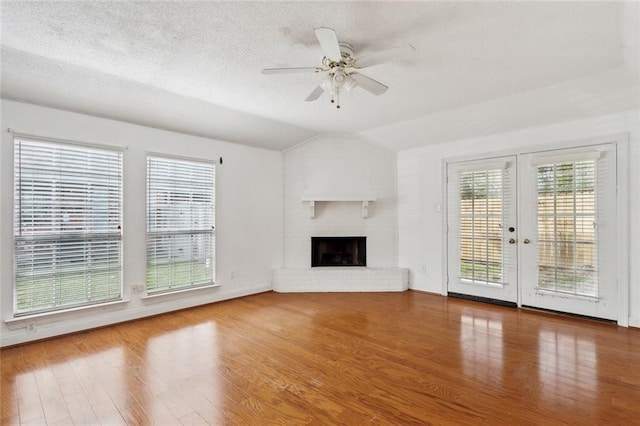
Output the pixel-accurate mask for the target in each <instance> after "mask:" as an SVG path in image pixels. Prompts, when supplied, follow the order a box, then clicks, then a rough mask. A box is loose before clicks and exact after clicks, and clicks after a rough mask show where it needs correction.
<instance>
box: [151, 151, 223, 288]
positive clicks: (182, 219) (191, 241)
mask: <svg viewBox="0 0 640 426" xmlns="http://www.w3.org/2000/svg"><path fill="white" fill-rule="evenodd" d="M214 223H215V166H214V165H213V164H212V163H203V162H197V161H185V160H178V159H173V158H167V157H157V156H149V157H148V158H147V292H148V293H149V294H154V293H162V292H169V291H175V290H181V289H185V288H190V287H197V286H203V285H210V284H212V283H213V282H214V280H215V276H214V275H215V244H214Z"/></svg>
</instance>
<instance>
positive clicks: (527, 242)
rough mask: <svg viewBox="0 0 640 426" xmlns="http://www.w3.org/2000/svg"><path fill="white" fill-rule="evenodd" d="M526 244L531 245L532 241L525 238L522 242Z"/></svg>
mask: <svg viewBox="0 0 640 426" xmlns="http://www.w3.org/2000/svg"><path fill="white" fill-rule="evenodd" d="M522 242H523V243H525V244H529V243H530V242H531V241H530V240H529V239H528V238H525V239H524V241H522Z"/></svg>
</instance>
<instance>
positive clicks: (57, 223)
mask: <svg viewBox="0 0 640 426" xmlns="http://www.w3.org/2000/svg"><path fill="white" fill-rule="evenodd" d="M14 160H15V163H14V173H15V174H14V313H15V315H16V316H20V315H27V314H34V313H39V312H47V311H54V310H61V309H68V308H72V307H77V306H84V305H90V304H95V303H103V302H107V301H113V300H118V299H121V298H122V279H121V275H122V274H121V249H122V247H121V240H122V236H121V226H120V224H121V210H122V209H121V205H122V202H121V199H122V155H121V153H120V152H118V151H113V150H107V149H97V148H89V147H81V146H73V145H66V144H63V143H53V142H51V143H50V142H42V141H34V140H28V139H16V140H15V158H14Z"/></svg>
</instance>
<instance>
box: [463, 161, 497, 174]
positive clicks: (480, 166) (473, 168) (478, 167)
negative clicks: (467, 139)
mask: <svg viewBox="0 0 640 426" xmlns="http://www.w3.org/2000/svg"><path fill="white" fill-rule="evenodd" d="M474 163H475V162H474ZM456 164H458V163H456ZM508 166H509V162H508V161H492V162H490V163H476V164H470V165H463V164H461V165H459V166H455V165H454V168H452V171H454V172H459V173H464V172H479V171H487V170H505V169H506V168H507V167H508Z"/></svg>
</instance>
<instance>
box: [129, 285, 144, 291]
mask: <svg viewBox="0 0 640 426" xmlns="http://www.w3.org/2000/svg"><path fill="white" fill-rule="evenodd" d="M131 291H132V292H133V293H144V284H133V285H132V286H131Z"/></svg>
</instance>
